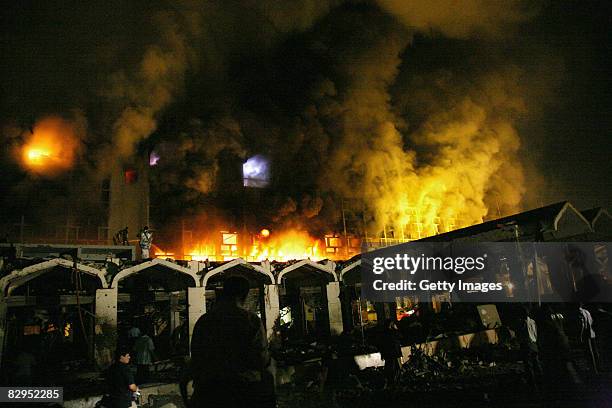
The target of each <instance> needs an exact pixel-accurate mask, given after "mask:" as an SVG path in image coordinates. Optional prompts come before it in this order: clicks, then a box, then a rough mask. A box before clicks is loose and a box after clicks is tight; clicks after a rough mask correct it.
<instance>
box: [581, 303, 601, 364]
mask: <svg viewBox="0 0 612 408" xmlns="http://www.w3.org/2000/svg"><path fill="white" fill-rule="evenodd" d="M578 327H579V334H578V339H579V340H580V344H582V345H583V347H584V349H585V351H586V353H587V356H588V359H589V362H590V363H591V366H592V368H593V372H594V373H595V374H597V373H599V352H598V350H597V345H596V343H595V330H593V317H592V316H591V313H590V312H589V311H588V310H587V309H585V308H584V305H582V304H580V305H579V306H578Z"/></svg>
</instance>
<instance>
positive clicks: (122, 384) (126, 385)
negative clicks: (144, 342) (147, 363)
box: [103, 346, 138, 408]
mask: <svg viewBox="0 0 612 408" xmlns="http://www.w3.org/2000/svg"><path fill="white" fill-rule="evenodd" d="M129 364H130V350H129V349H128V348H127V347H125V346H120V347H118V348H117V351H116V352H115V362H114V363H113V364H112V365H111V366H110V367H109V368H108V370H107V372H106V385H107V393H108V398H107V399H106V400H105V401H104V404H103V405H104V406H105V407H108V408H127V407H130V406H131V405H132V393H135V392H138V387H137V386H136V383H135V381H134V376H133V374H132V369H131V368H130V365H129Z"/></svg>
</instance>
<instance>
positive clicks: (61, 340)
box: [0, 258, 105, 384]
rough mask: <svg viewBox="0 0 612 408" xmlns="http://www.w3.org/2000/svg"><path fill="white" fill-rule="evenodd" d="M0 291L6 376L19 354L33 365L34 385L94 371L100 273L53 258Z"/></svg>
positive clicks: (7, 280)
mask: <svg viewBox="0 0 612 408" xmlns="http://www.w3.org/2000/svg"><path fill="white" fill-rule="evenodd" d="M0 286H1V287H2V296H3V298H2V302H3V303H4V304H5V305H6V315H5V319H6V320H5V323H6V326H5V328H6V329H5V335H4V339H3V340H4V343H3V353H2V356H3V359H2V368H3V370H4V372H5V373H9V374H10V373H11V372H12V371H13V369H14V367H13V365H14V364H15V358H16V357H17V356H19V355H20V354H23V353H28V354H30V357H33V359H34V361H35V362H36V364H35V367H36V369H35V370H34V372H33V375H34V376H35V377H36V378H34V379H33V380H35V381H37V382H38V383H41V384H44V383H49V379H53V383H59V381H60V380H63V377H64V376H67V377H66V378H65V380H66V381H69V380H70V376H69V375H67V373H72V375H73V374H74V372H75V371H79V370H89V369H90V368H92V367H93V365H94V341H93V338H94V333H95V318H94V311H95V293H96V290H97V289H101V288H103V287H104V286H105V282H104V278H103V274H102V272H101V271H99V270H97V269H95V268H92V267H89V266H86V265H82V264H78V263H77V264H74V263H73V262H70V261H67V260H64V259H60V258H58V259H54V260H51V261H45V262H41V263H38V264H34V265H31V266H28V267H26V268H24V269H22V270H18V271H15V272H13V273H12V274H11V275H8V276H6V277H5V278H4V279H2V281H1V285H0ZM5 378H6V377H5ZM8 378H10V375H8Z"/></svg>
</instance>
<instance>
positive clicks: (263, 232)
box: [260, 228, 270, 238]
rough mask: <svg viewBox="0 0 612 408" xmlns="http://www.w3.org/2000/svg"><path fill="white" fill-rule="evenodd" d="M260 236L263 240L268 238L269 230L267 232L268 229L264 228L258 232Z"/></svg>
mask: <svg viewBox="0 0 612 408" xmlns="http://www.w3.org/2000/svg"><path fill="white" fill-rule="evenodd" d="M260 234H261V236H262V237H264V238H268V237H269V236H270V230H268V229H266V228H264V229H262V230H261V231H260Z"/></svg>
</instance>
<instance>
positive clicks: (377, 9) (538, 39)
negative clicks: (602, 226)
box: [0, 0, 612, 233]
mask: <svg viewBox="0 0 612 408" xmlns="http://www.w3.org/2000/svg"><path fill="white" fill-rule="evenodd" d="M2 9H3V13H2V17H1V19H2V21H1V27H2V37H1V38H2V41H1V47H2V50H1V52H2V56H3V64H2V66H1V68H0V69H1V71H0V73H1V75H0V104H1V109H0V122H1V123H0V124H1V125H2V136H1V137H2V141H3V143H2V145H3V149H4V150H3V154H2V157H1V158H0V166H1V167H0V168H1V170H2V174H3V177H2V182H1V183H0V185H1V186H2V191H3V193H2V196H3V197H2V198H1V199H0V200H1V201H0V203H1V204H0V205H1V206H2V208H1V209H2V211H3V212H5V211H13V210H12V208H14V206H15V200H16V199H15V197H30V196H31V194H33V192H36V194H37V197H38V198H39V199H41V197H42V200H46V199H45V198H44V195H45V194H47V195H49V198H48V201H50V202H51V201H53V199H52V198H53V195H54V194H57V191H58V190H59V189H61V184H62V181H61V177H62V176H61V175H59V176H58V174H57V173H58V172H57V171H53V172H51V173H49V174H41V171H40V169H37V170H36V171H33V170H32V168H31V167H30V168H28V166H27V163H25V165H24V155H23V152H21V150H20V149H22V148H23V146H24V145H26V144H27V143H28V141H29V140H31V139H32V137H33V134H34V135H35V134H36V129H37V126H38V128H41V123H43V124H45V123H49V121H51V122H54V121H55V122H54V123H61V126H60V127H65V126H69V125H70V124H72V125H73V127H74V129H73V130H72V131H71V132H68V133H69V134H70V135H71V137H72V139H71V141H70V142H69V143H64V145H65V146H73V147H71V151H70V152H69V153H67V154H68V155H69V156H70V157H71V158H74V163H75V164H74V166H75V168H78V171H79V172H80V173H85V174H87V177H93V175H96V174H97V175H100V174H102V175H103V174H104V173H105V172H106V171H108V169H109V167H110V165H111V163H112V162H113V161H120V162H129V161H131V160H133V157H135V155H139V154H142V152H146V151H150V150H155V151H156V152H158V153H159V155H160V160H159V164H158V167H157V168H156V170H155V172H154V175H153V181H154V183H155V186H156V187H155V190H156V192H157V194H160V196H158V200H159V203H158V204H157V205H156V208H157V209H158V211H161V214H163V215H164V218H165V219H168V220H172V219H174V218H176V217H177V216H178V215H180V214H182V213H185V212H186V211H187V212H190V213H192V214H198V212H200V211H206V212H209V213H210V212H211V211H212V209H211V206H212V207H215V206H217V207H218V206H219V203H220V202H222V201H219V200H218V198H219V197H220V196H221V195H222V194H223V192H222V191H220V190H221V189H222V187H223V180H224V178H226V177H227V175H226V174H224V171H225V167H224V164H223V163H224V160H223V157H227V156H234V157H239V158H241V159H243V160H246V159H247V158H248V157H251V156H253V155H256V154H260V155H263V156H266V157H268V158H269V160H270V167H271V171H272V184H271V187H270V189H269V190H268V191H266V192H265V194H261V195H260V197H259V199H260V201H261V202H260V203H259V204H258V206H257V211H258V212H259V213H260V214H261V217H263V218H264V219H265V220H264V221H257V222H260V223H265V222H273V223H276V224H280V225H287V226H295V225H298V226H300V225H301V226H307V228H308V229H310V230H312V231H324V230H325V229H329V228H330V227H329V225H330V224H334V223H337V222H338V220H339V211H340V208H341V207H346V208H348V209H350V210H351V214H352V216H353V217H355V218H358V219H359V222H360V223H362V225H365V226H367V229H368V231H372V232H373V233H377V232H378V231H380V230H381V229H382V226H384V225H387V226H394V227H395V228H396V229H398V228H403V227H402V226H405V225H411V224H415V223H423V225H424V226H423V228H425V229H426V230H427V229H428V228H431V225H433V224H441V225H442V226H443V228H453V227H456V226H458V225H467V224H472V223H476V222H480V221H482V220H483V219H486V218H493V217H496V216H499V215H506V214H508V213H513V212H517V211H520V210H523V209H528V208H533V207H538V206H541V205H545V204H549V203H552V202H556V201H560V200H566V199H567V200H570V201H572V202H574V203H576V204H577V205H578V207H580V208H587V207H592V206H602V205H603V206H605V207H608V208H610V206H611V204H612V197H611V194H610V192H611V191H612V185H611V183H612V182H611V181H610V180H611V179H610V176H611V175H612V172H611V171H610V170H611V167H610V153H611V151H612V148H611V147H610V146H611V143H610V137H611V131H612V126H611V122H610V115H609V112H610V110H611V108H612V103H611V96H610V95H611V94H610V89H609V83H610V72H609V70H610V68H609V66H610V64H609V62H610V61H609V55H612V53H611V52H610V50H609V48H610V45H609V44H610V27H611V24H610V16H611V13H610V10H609V6H608V4H607V2H605V1H601V2H595V1H592V2H591V1H586V2H585V1H566V2H564V1H540V2H534V1H521V0H506V1H502V0H499V1H498V0H456V1H443V0H414V1H403V0H377V1H375V0H372V1H340V0H338V1H333V0H328V1H322V0H321V1H319V0H299V1H291V2H282V1H276V0H252V1H241V2H233V1H206V0H179V1H140V0H137V1H136V0H135V1H130V2H126V1H116V0H109V1H104V2H66V1H54V0H50V1H45V2H35V1H25V0H24V1H18V2H6V4H4V5H3V7H2ZM45 121H46V122H45ZM58 121H59V122H58ZM58 126H59V125H58ZM20 152H21V153H20ZM27 154H30V159H33V160H34V161H36V160H39V158H41V157H42V158H45V157H47V156H44V155H45V154H47V153H43V156H41V153H40V152H33V153H32V152H30V153H27ZM49 157H51V156H49ZM51 159H54V158H53V157H51ZM58 160H59V159H58ZM76 163H79V164H78V165H77V164H76ZM30 164H31V163H30ZM62 169H63V167H62ZM80 173H79V174H80ZM72 177H73V178H74V174H73V175H72ZM49 186H52V187H49ZM250 200H251V202H252V200H253V198H252V197H251V198H250ZM17 201H19V200H17ZM216 211H219V212H220V213H223V210H222V209H221V210H219V209H217V210H216ZM355 214H358V215H355ZM224 216H227V215H221V217H224ZM257 222H255V223H257ZM415 225H416V224H415ZM331 228H334V227H331ZM419 228H421V227H419ZM428 232H433V231H428Z"/></svg>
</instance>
